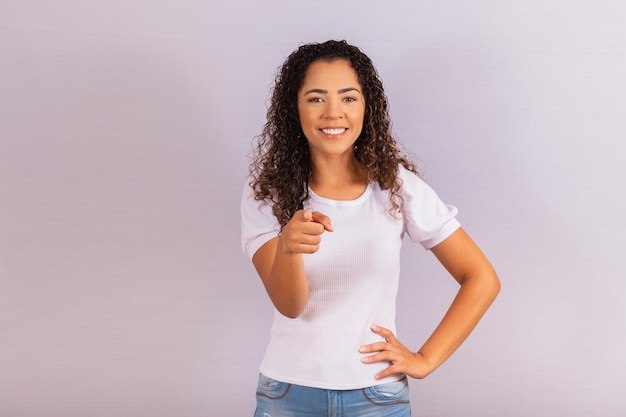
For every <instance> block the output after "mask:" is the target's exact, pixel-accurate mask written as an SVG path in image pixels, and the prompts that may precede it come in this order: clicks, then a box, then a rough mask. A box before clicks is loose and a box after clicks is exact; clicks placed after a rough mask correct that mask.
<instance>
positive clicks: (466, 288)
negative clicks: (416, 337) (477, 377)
mask: <svg viewBox="0 0 626 417" xmlns="http://www.w3.org/2000/svg"><path fill="white" fill-rule="evenodd" d="M431 251H432V252H433V253H434V254H435V256H436V257H437V259H439V261H440V262H441V264H442V265H443V266H444V267H445V268H446V269H447V270H448V272H450V274H451V275H452V276H453V277H454V279H455V280H456V281H457V282H458V283H459V284H460V285H461V287H460V289H459V292H458V293H457V295H456V297H455V298H454V301H453V302H452V304H451V305H450V308H449V309H448V311H447V312H446V314H445V316H444V317H443V319H442V320H441V323H439V326H437V328H436V329H435V331H434V332H433V334H432V335H431V336H430V337H429V338H428V340H427V341H426V343H424V345H423V346H422V347H421V349H420V350H419V351H417V352H412V351H411V350H409V349H408V348H406V347H405V346H404V345H402V343H400V342H399V341H398V339H396V337H395V335H394V334H393V333H392V332H391V331H389V330H388V329H385V328H382V327H380V326H373V327H372V331H373V332H374V333H377V334H379V335H381V336H383V337H384V338H385V340H386V341H385V342H377V343H372V344H370V345H366V346H362V347H361V348H360V350H359V351H360V352H361V353H372V352H376V353H375V354H373V355H371V356H365V357H363V362H364V363H374V362H382V361H387V362H390V363H391V364H390V366H389V367H388V368H386V369H385V370H383V371H382V372H380V373H379V374H377V375H376V379H382V378H385V377H387V376H389V375H393V374H407V375H409V376H411V377H413V378H425V377H426V376H428V375H429V374H430V373H432V372H433V371H434V370H435V369H437V368H438V367H439V366H440V365H441V364H442V363H443V362H445V361H446V359H448V358H449V357H450V355H452V353H454V351H455V350H456V349H457V348H458V347H459V346H460V345H461V343H463V341H464V340H465V339H466V338H467V337H468V336H469V334H470V333H471V332H472V330H473V329H474V327H476V325H477V324H478V322H479V321H480V319H481V317H482V316H483V314H485V312H486V311H487V309H488V308H489V306H490V305H491V303H492V302H493V300H494V299H495V298H496V295H497V294H498V292H499V291H500V280H499V279H498V275H497V274H496V272H495V270H494V269H493V267H492V266H491V263H490V262H489V260H488V259H487V258H486V257H485V255H484V254H483V253H482V252H481V250H480V249H479V248H478V246H477V245H476V244H475V243H474V241H472V239H471V238H470V237H469V235H468V234H467V233H466V232H465V231H464V230H463V229H461V228H460V229H458V230H457V231H455V232H454V233H453V234H452V235H450V236H449V237H448V238H446V239H445V240H444V241H443V242H441V243H440V244H438V245H437V246H435V247H434V248H432V249H431Z"/></svg>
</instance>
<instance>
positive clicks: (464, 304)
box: [252, 59, 500, 379]
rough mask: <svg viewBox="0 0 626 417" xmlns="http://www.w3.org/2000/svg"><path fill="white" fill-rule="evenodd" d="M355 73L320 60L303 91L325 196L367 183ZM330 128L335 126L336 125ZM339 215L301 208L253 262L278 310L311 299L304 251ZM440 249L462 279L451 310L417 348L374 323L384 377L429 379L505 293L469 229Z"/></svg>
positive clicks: (342, 195)
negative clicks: (360, 154) (359, 150)
mask: <svg viewBox="0 0 626 417" xmlns="http://www.w3.org/2000/svg"><path fill="white" fill-rule="evenodd" d="M361 91H362V90H361V85H360V84H359V82H358V78H357V76H356V73H355V72H354V70H353V69H352V68H351V67H350V64H349V63H348V62H347V61H345V60H341V59H338V60H334V61H316V62H313V63H312V64H311V65H310V66H309V68H308V70H307V72H306V74H305V77H304V82H303V85H302V87H301V88H300V91H299V93H298V114H299V117H300V123H301V125H302V131H303V132H304V134H305V136H306V138H307V141H308V143H309V149H310V153H311V163H312V173H311V178H310V180H309V186H310V187H311V189H312V190H313V191H314V192H315V193H316V194H318V195H320V196H322V197H326V198H332V199H336V200H353V199H355V198H357V197H358V196H359V195H361V194H362V193H363V191H364V190H365V188H366V186H367V175H366V173H365V170H364V169H363V167H362V166H361V165H360V163H359V162H358V161H357V159H356V157H355V155H354V150H353V149H354V142H355V141H356V140H357V138H358V136H359V134H360V133H361V129H362V126H363V118H364V113H365V99H364V97H363V95H362V94H361ZM328 129H330V130H328ZM332 231H333V227H332V224H331V219H330V218H329V217H328V216H326V215H324V214H323V213H320V212H312V211H310V210H300V211H298V212H296V213H295V215H294V216H293V217H292V219H291V220H290V221H289V223H287V225H286V226H285V227H284V228H283V231H282V233H281V235H280V236H279V237H277V238H274V239H272V240H270V241H269V242H267V243H266V244H265V245H263V246H262V247H261V248H260V249H259V250H258V251H257V252H256V253H255V255H254V256H253V258H252V262H253V264H254V266H255V268H256V270H257V272H258V274H259V276H260V277H261V280H262V281H263V284H264V286H265V288H266V290H267V293H268V295H269V297H270V299H271V300H272V303H273V304H274V306H275V307H276V309H277V310H278V311H279V312H280V313H281V314H283V315H285V316H287V317H290V318H296V317H298V316H299V315H300V314H301V313H302V311H303V310H304V308H305V307H306V304H307V302H308V285H307V280H306V275H305V273H304V263H303V256H304V255H305V254H313V253H315V252H317V250H318V249H319V245H320V244H321V242H322V236H323V234H324V233H326V232H332ZM431 251H432V253H433V254H434V255H435V256H436V257H437V259H438V260H439V261H440V262H441V264H442V265H443V266H444V267H445V268H446V269H447V270H448V272H449V273H450V274H451V275H452V277H453V278H454V279H455V280H456V281H457V282H458V283H459V284H460V288H459V291H458V293H457V295H456V297H455V299H454V301H453V302H452V304H451V305H450V307H449V309H448V311H447V313H446V315H445V316H444V317H443V319H442V321H441V323H440V324H439V325H438V326H437V328H436V329H435V331H434V332H433V333H432V335H431V336H430V337H429V338H428V340H427V341H426V343H424V345H423V346H422V347H421V348H420V349H419V350H418V351H417V352H413V351H411V350H410V349H408V348H407V347H406V346H404V345H403V344H402V343H401V342H400V341H399V340H398V339H397V338H396V337H395V335H394V334H393V333H392V332H391V331H389V330H388V329H385V328H382V327H380V326H377V325H374V326H372V331H373V332H374V333H377V334H379V335H380V336H382V337H383V338H384V339H385V341H384V342H377V343H372V344H369V345H365V346H361V347H360V349H359V352H361V353H362V354H364V356H363V358H362V361H363V362H364V363H376V362H386V363H389V367H387V368H386V369H385V370H383V371H382V372H380V373H378V374H377V375H376V376H375V377H376V379H382V378H385V377H387V376H389V375H392V374H406V375H409V376H411V377H413V378H424V377H426V376H427V375H429V374H430V373H432V372H433V371H434V370H435V369H437V368H438V367H439V366H440V365H441V364H442V363H443V362H444V361H445V360H446V359H447V358H448V357H450V355H452V353H453V352H454V351H455V350H456V349H457V348H458V347H459V346H460V345H461V343H463V341H464V340H465V339H466V338H467V336H468V335H469V334H470V333H471V331H472V330H473V329H474V327H475V326H476V325H477V324H478V322H479V320H480V318H481V317H482V316H483V314H484V313H485V312H486V310H487V309H488V308H489V306H490V305H491V303H492V301H493V300H494V299H495V297H496V295H497V293H498V292H499V290H500V281H499V279H498V277H497V275H496V272H495V271H494V269H493V267H492V266H491V264H490V263H489V261H488V260H487V258H486V257H485V256H484V255H483V253H482V252H481V251H480V249H479V248H478V246H476V244H475V243H474V242H473V241H472V239H471V238H470V237H469V236H468V235H467V233H466V232H465V231H464V230H463V229H459V230H457V231H456V232H454V233H453V234H452V235H450V236H449V237H448V238H447V239H445V240H444V241H443V242H441V243H440V244H439V245H437V246H435V247H434V248H432V250H431Z"/></svg>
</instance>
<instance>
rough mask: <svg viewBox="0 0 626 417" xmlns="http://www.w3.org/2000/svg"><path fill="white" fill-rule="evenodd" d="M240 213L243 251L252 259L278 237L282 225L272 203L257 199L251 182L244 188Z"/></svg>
mask: <svg viewBox="0 0 626 417" xmlns="http://www.w3.org/2000/svg"><path fill="white" fill-rule="evenodd" d="M240 212H241V245H242V249H243V251H244V253H245V254H246V255H248V256H249V257H252V255H254V253H255V252H256V250H257V249H258V248H259V247H261V246H262V245H263V244H264V243H265V242H267V241H268V240H269V239H271V238H273V237H276V236H278V233H279V231H280V225H279V224H278V220H277V219H276V217H275V216H274V214H273V212H272V204H271V202H268V201H266V200H258V199H256V198H255V193H254V190H253V189H252V187H251V186H250V184H249V181H247V182H246V184H245V185H244V187H243V192H242V195H241V207H240Z"/></svg>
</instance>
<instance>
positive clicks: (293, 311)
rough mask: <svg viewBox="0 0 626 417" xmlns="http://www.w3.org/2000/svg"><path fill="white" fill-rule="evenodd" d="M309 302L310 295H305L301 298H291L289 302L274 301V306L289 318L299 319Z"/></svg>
mask: <svg viewBox="0 0 626 417" xmlns="http://www.w3.org/2000/svg"><path fill="white" fill-rule="evenodd" d="M307 303H308V297H305V298H304V299H301V300H294V299H291V300H290V302H289V303H274V307H276V310H278V312H279V313H280V314H282V315H283V316H285V317H287V318H289V319H297V318H298V317H300V315H301V314H302V312H303V311H304V309H305V308H306V305H307Z"/></svg>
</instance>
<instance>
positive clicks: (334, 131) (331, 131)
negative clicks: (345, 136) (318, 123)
mask: <svg viewBox="0 0 626 417" xmlns="http://www.w3.org/2000/svg"><path fill="white" fill-rule="evenodd" d="M346 130H347V129H346V128H344V127H340V128H333V129H322V132H324V133H325V134H327V135H341V134H342V133H343V132H345V131H346Z"/></svg>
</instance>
